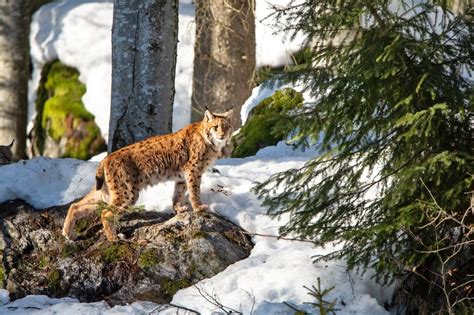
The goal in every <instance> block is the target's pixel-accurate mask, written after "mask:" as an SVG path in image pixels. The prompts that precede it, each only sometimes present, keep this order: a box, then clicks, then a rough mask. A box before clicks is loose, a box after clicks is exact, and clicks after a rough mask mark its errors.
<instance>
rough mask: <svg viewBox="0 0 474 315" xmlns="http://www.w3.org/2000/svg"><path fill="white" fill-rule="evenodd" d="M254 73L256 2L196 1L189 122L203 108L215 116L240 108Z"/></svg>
mask: <svg viewBox="0 0 474 315" xmlns="http://www.w3.org/2000/svg"><path fill="white" fill-rule="evenodd" d="M254 73H255V1H254V0H213V1H208V0H197V1H196V43H195V46H194V73H193V95H192V111H191V120H192V121H198V120H200V119H202V115H203V113H204V111H205V108H206V106H207V107H208V108H209V109H210V110H211V111H215V112H224V111H227V110H230V109H234V115H233V118H232V124H233V126H234V128H238V127H240V125H241V120H240V114H239V113H240V108H241V107H242V105H243V103H244V102H245V100H247V98H248V97H249V96H250V94H251V91H252V87H253V76H254Z"/></svg>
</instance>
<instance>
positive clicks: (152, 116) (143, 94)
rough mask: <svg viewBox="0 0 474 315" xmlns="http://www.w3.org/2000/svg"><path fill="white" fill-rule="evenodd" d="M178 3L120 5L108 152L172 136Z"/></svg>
mask: <svg viewBox="0 0 474 315" xmlns="http://www.w3.org/2000/svg"><path fill="white" fill-rule="evenodd" d="M177 38H178V0H116V1H115V2H114V17H113V29H112V104H111V114H110V126H109V143H108V151H109V152H112V151H115V150H117V149H119V148H121V147H123V146H126V145H128V144H130V143H133V142H136V141H139V140H142V139H145V138H147V137H149V136H152V135H157V134H165V133H169V132H171V125H172V113H173V100H174V93H175V89H174V77H175V66H176V46H177Z"/></svg>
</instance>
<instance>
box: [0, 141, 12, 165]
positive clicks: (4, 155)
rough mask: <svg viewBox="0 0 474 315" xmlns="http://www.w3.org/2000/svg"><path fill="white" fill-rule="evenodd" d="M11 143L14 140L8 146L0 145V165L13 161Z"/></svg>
mask: <svg viewBox="0 0 474 315" xmlns="http://www.w3.org/2000/svg"><path fill="white" fill-rule="evenodd" d="M13 143H15V140H14V139H13V141H12V143H10V144H9V145H0V165H6V164H10V163H11V162H12V161H13V152H12V147H13Z"/></svg>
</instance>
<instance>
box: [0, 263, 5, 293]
mask: <svg viewBox="0 0 474 315" xmlns="http://www.w3.org/2000/svg"><path fill="white" fill-rule="evenodd" d="M0 288H5V268H4V267H3V264H0Z"/></svg>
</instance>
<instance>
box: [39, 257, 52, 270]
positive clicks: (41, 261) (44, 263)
mask: <svg viewBox="0 0 474 315" xmlns="http://www.w3.org/2000/svg"><path fill="white" fill-rule="evenodd" d="M50 262H51V257H49V256H41V257H40V259H39V261H38V266H39V267H40V268H41V269H45V268H46V267H47V266H48V265H49V263H50Z"/></svg>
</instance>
